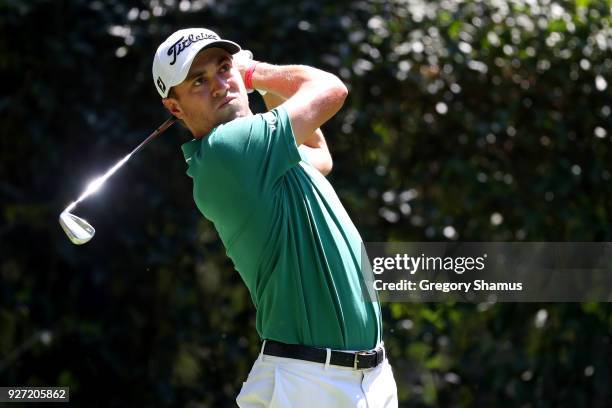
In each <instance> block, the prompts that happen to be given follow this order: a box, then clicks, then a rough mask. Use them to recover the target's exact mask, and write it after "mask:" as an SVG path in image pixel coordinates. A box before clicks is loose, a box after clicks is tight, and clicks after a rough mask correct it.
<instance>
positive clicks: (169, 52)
mask: <svg viewBox="0 0 612 408" xmlns="http://www.w3.org/2000/svg"><path fill="white" fill-rule="evenodd" d="M210 47H219V48H223V49H224V50H226V51H227V52H229V53H230V54H235V53H237V52H238V51H240V46H239V45H238V44H236V43H235V42H232V41H227V40H222V39H221V37H219V36H218V35H217V34H216V33H215V32H213V31H210V30H207V29H205V28H186V29H184V30H179V31H176V32H174V33H173V34H172V35H171V36H170V37H168V38H167V39H166V41H164V42H163V43H161V45H160V46H159V47H158V48H157V52H156V53H155V58H153V82H154V83H155V88H156V89H157V92H159V94H160V95H161V97H162V98H166V97H167V96H168V92H170V88H172V87H173V86H175V85H178V84H180V83H181V82H183V81H184V80H185V78H186V77H187V73H188V72H189V68H191V63H192V62H193V59H194V58H195V56H196V55H197V54H198V52H200V51H201V50H203V49H204V48H210Z"/></svg>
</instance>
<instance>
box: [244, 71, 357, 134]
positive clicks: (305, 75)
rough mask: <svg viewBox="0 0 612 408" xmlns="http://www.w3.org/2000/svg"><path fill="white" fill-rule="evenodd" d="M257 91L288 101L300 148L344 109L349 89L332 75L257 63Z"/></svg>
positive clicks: (254, 75) (255, 78) (255, 86)
mask: <svg viewBox="0 0 612 408" xmlns="http://www.w3.org/2000/svg"><path fill="white" fill-rule="evenodd" d="M252 84H253V87H254V88H256V89H261V90H265V91H268V92H273V93H275V94H278V95H280V96H281V97H283V98H286V99H287V100H286V101H285V102H284V103H283V104H282V105H281V106H283V107H284V108H285V110H286V111H287V114H288V115H289V120H290V121H291V127H292V128H293V133H294V135H295V139H296V143H297V144H298V145H301V144H302V143H304V141H305V140H307V139H308V138H309V137H310V136H311V135H312V134H313V133H314V132H315V130H316V129H317V128H319V127H321V125H322V124H323V123H325V122H327V121H328V120H329V119H330V118H331V117H332V116H334V115H335V114H336V113H337V112H338V111H339V110H340V108H341V107H342V105H343V103H344V100H345V99H346V96H347V95H348V90H347V88H346V86H345V85H344V84H343V83H342V81H341V80H340V79H339V78H338V77H336V76H335V75H333V74H330V73H328V72H325V71H322V70H320V69H316V68H313V67H308V66H305V65H272V64H267V63H262V62H260V63H258V64H257V67H256V69H255V71H254V72H253V76H252Z"/></svg>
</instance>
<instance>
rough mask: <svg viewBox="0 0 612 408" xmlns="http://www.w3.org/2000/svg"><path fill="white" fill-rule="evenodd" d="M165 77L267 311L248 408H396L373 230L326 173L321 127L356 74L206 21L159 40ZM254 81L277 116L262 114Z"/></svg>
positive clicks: (219, 225) (196, 172) (260, 324)
mask: <svg viewBox="0 0 612 408" xmlns="http://www.w3.org/2000/svg"><path fill="white" fill-rule="evenodd" d="M153 81H154V83H155V87H156V89H157V91H158V92H159V94H160V95H161V97H162V102H163V104H164V106H165V107H166V108H167V109H168V111H170V113H172V114H173V115H174V116H175V117H176V118H178V119H179V120H181V121H182V122H183V124H184V125H185V126H186V127H187V129H189V130H190V132H191V133H192V134H193V136H194V138H195V139H194V140H192V141H190V142H188V143H185V144H184V145H183V146H182V149H183V153H184V156H185V160H186V161H187V164H188V170H187V174H188V175H189V176H190V177H191V178H192V179H193V197H194V200H195V203H196V205H197V207H198V209H199V210H200V211H201V212H202V214H203V215H204V216H205V217H206V218H207V219H209V220H211V221H212V222H213V224H214V226H215V228H216V229H217V231H218V233H219V236H220V238H221V240H222V241H223V244H224V246H225V248H226V251H227V254H228V256H229V257H230V258H231V260H232V261H233V263H234V266H235V268H236V270H237V271H238V272H239V273H240V276H241V277H242V279H243V281H244V283H245V284H246V286H247V288H248V289H249V291H250V293H251V298H252V299H253V302H254V304H255V307H256V309H257V319H256V320H257V331H258V333H259V335H260V337H261V338H262V340H263V344H262V349H261V353H260V355H259V357H258V359H257V360H256V361H255V363H254V365H253V368H252V369H251V372H250V374H249V376H248V379H247V381H246V382H245V383H244V385H243V387H242V390H241V391H240V394H239V395H238V397H237V399H236V401H237V403H238V405H239V406H241V407H308V408H312V407H334V408H336V407H394V406H397V390H396V385H395V381H394V379H393V374H392V371H391V367H390V365H389V363H388V361H387V358H386V355H385V352H384V348H383V347H382V339H381V333H382V331H381V327H382V326H381V316H380V306H379V304H378V302H372V301H367V300H364V299H363V296H362V285H363V277H362V275H361V272H360V263H361V253H360V251H361V242H362V240H361V237H360V236H359V233H358V232H357V230H356V228H355V226H354V225H353V223H352V221H351V219H350V218H349V216H348V214H347V213H346V210H345V209H344V207H343V206H342V204H341V203H340V200H339V199H338V197H337V195H336V193H335V191H334V189H333V188H332V186H331V185H330V184H329V182H328V181H327V180H326V179H325V177H324V176H323V174H322V173H326V172H328V171H329V170H330V169H331V156H330V155H329V152H328V150H327V146H326V144H325V139H324V137H323V134H322V133H321V132H320V130H319V127H320V126H321V125H322V124H324V123H325V122H326V121H327V120H329V119H330V118H331V117H332V116H333V115H334V114H336V112H338V110H339V109H340V108H341V107H342V104H343V103H344V100H345V98H346V96H347V89H346V87H345V86H344V84H343V83H342V82H341V81H340V80H339V79H338V78H337V77H336V76H334V75H332V74H330V73H327V72H324V71H321V70H319V69H315V68H312V67H308V66H302V65H286V66H279V65H272V64H268V63H264V62H257V61H254V60H252V59H250V58H247V57H246V56H245V53H244V52H241V48H240V46H239V45H238V44H236V43H234V42H231V41H227V40H223V39H221V38H220V37H219V36H218V35H217V34H216V33H214V32H212V31H210V30H206V29H200V28H193V29H185V30H179V31H177V32H175V33H174V34H172V35H171V36H170V37H168V39H166V41H164V42H163V43H162V44H161V45H160V46H159V48H158V49H157V52H156V54H155V57H154V61H153ZM251 89H257V90H260V92H262V93H264V92H265V93H266V94H265V96H264V100H265V101H266V105H267V106H268V108H269V109H271V110H270V111H269V112H267V113H264V114H257V115H254V114H252V113H251V111H250V109H249V101H248V96H247V90H251ZM298 146H305V147H300V148H298Z"/></svg>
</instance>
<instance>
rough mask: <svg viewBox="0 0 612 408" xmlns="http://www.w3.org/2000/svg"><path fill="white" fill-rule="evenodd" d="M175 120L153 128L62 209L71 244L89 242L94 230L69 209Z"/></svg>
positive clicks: (97, 188) (96, 189) (61, 221)
mask: <svg viewBox="0 0 612 408" xmlns="http://www.w3.org/2000/svg"><path fill="white" fill-rule="evenodd" d="M175 121H176V119H175V118H174V117H172V118H170V119H168V120H166V121H165V122H164V123H163V124H162V125H161V126H160V127H158V128H157V129H155V131H154V132H153V133H151V134H150V135H149V136H148V137H147V138H146V139H145V140H144V141H143V142H142V143H140V144H139V145H138V146H136V148H135V149H134V150H132V151H131V152H130V153H128V154H127V155H126V156H125V157H124V158H123V159H121V160H119V162H117V163H116V164H115V165H114V166H113V167H111V168H110V169H109V170H108V171H107V172H106V173H104V174H103V175H102V176H100V177H98V178H96V179H95V180H93V181H92V182H91V183H89V185H88V186H87V188H86V189H85V191H84V192H83V193H82V194H81V196H80V197H79V198H78V199H77V200H76V201H75V202H73V203H72V204H70V205H69V206H68V207H66V209H65V210H64V211H62V213H61V214H60V216H59V223H60V225H61V226H62V229H63V230H64V232H65V233H66V235H67V236H68V238H69V239H70V241H71V242H72V243H73V244H76V245H82V244H84V243H86V242H89V241H90V240H91V239H92V238H93V236H94V234H95V233H96V230H95V229H94V227H92V226H91V224H90V223H88V222H87V221H85V220H84V219H82V218H80V217H77V216H76V215H74V214H72V213H71V211H72V210H73V209H74V208H75V207H76V206H77V204H78V203H80V202H81V201H83V200H84V199H86V198H87V197H89V196H90V195H92V194H93V193H95V192H96V191H98V190H99V189H100V188H101V187H102V185H103V184H104V183H105V182H106V180H107V179H108V178H109V177H110V176H112V175H113V174H115V172H116V171H117V170H119V168H120V167H122V166H123V165H124V164H125V163H126V162H127V161H128V160H129V159H130V157H132V155H134V154H135V153H136V152H137V151H138V150H140V149H141V148H142V147H143V146H144V145H146V144H147V143H149V142H150V141H151V140H153V139H154V138H155V137H156V136H159V135H160V134H161V133H163V132H164V131H165V130H166V129H168V128H169V127H170V126H172V124H174V122H175Z"/></svg>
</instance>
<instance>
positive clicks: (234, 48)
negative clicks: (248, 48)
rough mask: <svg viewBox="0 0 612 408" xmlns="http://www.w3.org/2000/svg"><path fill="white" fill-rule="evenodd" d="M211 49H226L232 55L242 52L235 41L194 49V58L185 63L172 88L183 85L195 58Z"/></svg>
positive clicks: (218, 42)
mask: <svg viewBox="0 0 612 408" xmlns="http://www.w3.org/2000/svg"><path fill="white" fill-rule="evenodd" d="M209 48H221V49H224V50H225V51H227V52H229V53H230V54H232V55H233V54H235V53H237V52H238V51H240V50H241V49H242V48H240V46H239V45H238V44H236V43H235V42H233V41H228V40H217V41H214V42H211V43H209V44H206V45H202V46H201V47H199V48H194V50H193V54H192V55H193V56H192V57H191V58H190V59H189V60H188V61H185V63H184V65H183V68H182V69H181V76H180V77H179V78H175V80H174V81H173V85H171V86H170V87H173V86H176V85H178V84H180V83H182V82H183V81H184V80H185V78H187V74H188V73H189V70H190V69H191V64H193V60H194V59H195V57H196V56H197V55H198V54H199V53H200V52H201V51H203V50H207V49H209Z"/></svg>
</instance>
